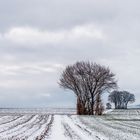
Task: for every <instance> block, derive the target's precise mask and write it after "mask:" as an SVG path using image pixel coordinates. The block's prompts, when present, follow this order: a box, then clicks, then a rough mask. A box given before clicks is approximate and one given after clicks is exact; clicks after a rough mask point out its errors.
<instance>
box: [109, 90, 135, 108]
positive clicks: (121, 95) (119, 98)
mask: <svg viewBox="0 0 140 140" xmlns="http://www.w3.org/2000/svg"><path fill="white" fill-rule="evenodd" d="M108 100H109V101H110V102H112V103H114V104H115V109H127V105H128V103H133V102H135V96H134V94H131V93H129V92H127V91H116V90H115V91H113V92H112V93H111V94H110V95H109V97H108Z"/></svg>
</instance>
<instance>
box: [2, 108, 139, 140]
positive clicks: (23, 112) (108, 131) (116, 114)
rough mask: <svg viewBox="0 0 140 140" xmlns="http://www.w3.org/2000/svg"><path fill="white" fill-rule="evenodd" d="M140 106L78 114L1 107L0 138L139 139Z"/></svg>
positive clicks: (32, 139)
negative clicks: (103, 112) (98, 113)
mask: <svg viewBox="0 0 140 140" xmlns="http://www.w3.org/2000/svg"><path fill="white" fill-rule="evenodd" d="M139 139H140V110H139V109H128V110H114V111H111V112H108V113H106V114H104V115H103V116H78V115H75V110H74V109H47V110H45V109H30V110H29V109H0V140H139Z"/></svg>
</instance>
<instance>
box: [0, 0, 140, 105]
mask: <svg viewBox="0 0 140 140" xmlns="http://www.w3.org/2000/svg"><path fill="white" fill-rule="evenodd" d="M81 60H85V61H87V60H89V61H91V62H97V63H100V64H103V65H105V66H109V67H110V69H111V70H112V72H114V73H115V74H116V79H117V80H118V85H119V87H120V90H128V91H130V92H132V93H134V94H135V95H136V103H135V104H140V86H139V85H140V1H139V0H133V1H132V0H117V1H113V0H0V107H47V106H55V107H59V106H74V105H75V96H74V94H73V93H71V92H69V91H64V90H63V89H61V88H60V87H59V86H58V81H59V77H60V74H61V72H62V71H63V70H64V68H65V66H66V65H69V64H73V63H75V62H76V61H81Z"/></svg>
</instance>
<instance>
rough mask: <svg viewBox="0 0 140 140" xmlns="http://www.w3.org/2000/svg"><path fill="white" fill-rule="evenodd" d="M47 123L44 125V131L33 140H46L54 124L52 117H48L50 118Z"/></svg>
mask: <svg viewBox="0 0 140 140" xmlns="http://www.w3.org/2000/svg"><path fill="white" fill-rule="evenodd" d="M48 120H49V121H48V122H47V123H46V126H45V128H44V130H43V131H42V132H41V134H40V135H38V136H37V137H36V138H35V140H44V139H48V137H49V135H50V133H51V127H52V124H53V122H54V115H50V118H49V119H48Z"/></svg>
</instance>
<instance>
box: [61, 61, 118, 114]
mask: <svg viewBox="0 0 140 140" xmlns="http://www.w3.org/2000/svg"><path fill="white" fill-rule="evenodd" d="M114 77H115V75H114V73H112V72H111V71H110V69H109V68H108V67H105V66H102V65H99V64H96V63H90V62H77V63H75V64H74V65H70V66H67V67H66V69H65V70H64V71H63V73H62V75H61V77H60V82H59V84H60V86H61V87H63V88H64V89H69V90H72V91H73V92H74V93H75V95H76V96H77V114H79V115H101V114H102V112H103V109H104V107H103V104H102V94H103V93H104V92H109V91H110V90H111V89H114V88H116V87H117V84H116V80H115V78H114Z"/></svg>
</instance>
